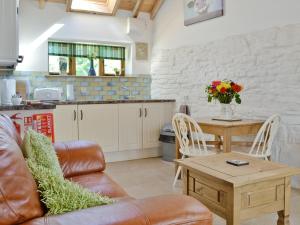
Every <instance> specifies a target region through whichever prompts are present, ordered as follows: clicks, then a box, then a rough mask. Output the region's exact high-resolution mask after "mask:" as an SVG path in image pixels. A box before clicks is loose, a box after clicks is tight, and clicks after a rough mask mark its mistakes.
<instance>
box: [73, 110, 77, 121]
mask: <svg viewBox="0 0 300 225" xmlns="http://www.w3.org/2000/svg"><path fill="white" fill-rule="evenodd" d="M76 118H77V113H76V110H74V121H76Z"/></svg>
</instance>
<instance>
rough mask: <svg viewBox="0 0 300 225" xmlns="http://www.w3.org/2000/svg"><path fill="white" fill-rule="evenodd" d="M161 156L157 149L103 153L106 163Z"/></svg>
mask: <svg viewBox="0 0 300 225" xmlns="http://www.w3.org/2000/svg"><path fill="white" fill-rule="evenodd" d="M161 155H162V153H161V150H160V149H159V148H150V149H143V150H128V151H118V152H104V156H105V161H106V162H120V161H128V160H134V159H145V158H153V157H160V156H161Z"/></svg>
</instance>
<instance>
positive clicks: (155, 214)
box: [22, 195, 212, 225]
mask: <svg viewBox="0 0 300 225" xmlns="http://www.w3.org/2000/svg"><path fill="white" fill-rule="evenodd" d="M48 224H49V225H50V224H51V225H70V224H72V225H121V224H122V225H129V224H130V225H212V215H211V213H210V212H209V211H208V210H207V208H206V207H205V206H203V205H202V204H201V203H200V202H199V201H197V200H196V199H193V198H191V197H187V196H183V195H169V196H159V197H152V198H146V199H141V200H134V199H128V200H125V201H120V202H117V203H115V204H113V205H107V206H101V207H94V208H89V209H84V210H80V211H76V212H71V213H66V214H64V215H58V216H50V217H47V220H45V219H43V218H39V219H34V220H32V221H30V222H28V223H25V224H22V225H48Z"/></svg>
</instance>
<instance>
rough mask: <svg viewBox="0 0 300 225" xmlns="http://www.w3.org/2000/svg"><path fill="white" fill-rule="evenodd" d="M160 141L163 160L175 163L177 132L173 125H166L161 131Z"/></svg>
mask: <svg viewBox="0 0 300 225" xmlns="http://www.w3.org/2000/svg"><path fill="white" fill-rule="evenodd" d="M159 141H160V142H161V145H160V147H161V150H162V160H164V161H168V162H173V160H174V159H175V132H174V130H173V128H172V124H170V123H168V124H166V125H165V126H164V127H163V129H161V131H160V136H159Z"/></svg>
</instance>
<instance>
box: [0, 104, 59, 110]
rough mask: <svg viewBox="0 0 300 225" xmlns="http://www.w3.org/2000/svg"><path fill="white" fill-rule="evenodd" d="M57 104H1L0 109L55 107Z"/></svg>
mask: <svg viewBox="0 0 300 225" xmlns="http://www.w3.org/2000/svg"><path fill="white" fill-rule="evenodd" d="M55 108H56V105H55V104H50V103H42V104H34V105H0V111H14V110H41V109H55Z"/></svg>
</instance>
